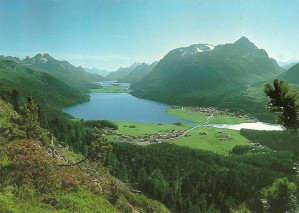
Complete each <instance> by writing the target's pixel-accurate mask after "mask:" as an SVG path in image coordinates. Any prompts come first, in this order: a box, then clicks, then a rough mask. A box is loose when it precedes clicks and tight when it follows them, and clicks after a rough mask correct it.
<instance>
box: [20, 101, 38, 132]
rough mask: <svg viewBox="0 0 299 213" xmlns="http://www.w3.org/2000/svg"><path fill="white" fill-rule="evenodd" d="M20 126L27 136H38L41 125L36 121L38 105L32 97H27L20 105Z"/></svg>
mask: <svg viewBox="0 0 299 213" xmlns="http://www.w3.org/2000/svg"><path fill="white" fill-rule="evenodd" d="M20 115H21V118H20V128H21V129H22V130H23V131H25V133H26V137H27V138H39V136H40V134H41V127H40V124H39V122H38V106H37V105H36V104H35V102H34V100H33V99H32V97H31V96H30V97H28V98H27V104H24V105H23V106H21V107H20Z"/></svg>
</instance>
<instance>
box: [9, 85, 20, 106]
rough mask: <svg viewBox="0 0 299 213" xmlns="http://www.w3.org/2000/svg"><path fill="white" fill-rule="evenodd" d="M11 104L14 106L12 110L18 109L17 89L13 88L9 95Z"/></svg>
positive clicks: (18, 95)
mask: <svg viewBox="0 0 299 213" xmlns="http://www.w3.org/2000/svg"><path fill="white" fill-rule="evenodd" d="M10 97H11V104H12V106H13V108H14V110H16V111H18V110H19V97H20V94H19V92H18V91H17V90H15V89H14V90H13V91H12V93H11V95H10Z"/></svg>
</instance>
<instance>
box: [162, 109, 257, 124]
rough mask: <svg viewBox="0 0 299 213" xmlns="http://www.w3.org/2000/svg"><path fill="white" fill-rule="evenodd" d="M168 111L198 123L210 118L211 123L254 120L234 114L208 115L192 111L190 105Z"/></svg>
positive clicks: (235, 122)
mask: <svg viewBox="0 0 299 213" xmlns="http://www.w3.org/2000/svg"><path fill="white" fill-rule="evenodd" d="M167 113H168V114H170V115H174V116H176V117H178V118H181V119H185V120H189V121H193V122H198V123H205V122H207V119H209V120H208V123H210V124H240V123H244V122H246V123H248V122H254V120H250V119H246V118H239V117H237V116H232V115H225V114H215V115H213V116H212V117H209V116H206V115H205V114H204V113H203V112H199V111H196V112H194V111H192V110H191V109H190V108H188V107H182V108H168V109H167Z"/></svg>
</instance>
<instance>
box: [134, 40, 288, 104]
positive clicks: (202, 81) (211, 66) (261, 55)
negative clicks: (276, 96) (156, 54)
mask: <svg viewBox="0 0 299 213" xmlns="http://www.w3.org/2000/svg"><path fill="white" fill-rule="evenodd" d="M195 50H196V51H195ZM282 72H283V69H282V68H280V67H279V66H278V64H277V63H276V61H275V60H274V59H271V58H269V57H268V55H267V53H266V51H265V50H262V49H258V48H257V47H256V46H255V45H254V44H253V43H252V42H250V41H249V40H248V39H247V38H246V37H242V38H240V39H239V40H238V41H236V42H235V43H233V44H225V45H218V46H216V47H215V48H213V47H212V48H211V46H210V45H192V46H190V47H187V48H178V49H174V50H172V51H170V52H169V53H168V54H167V55H166V56H165V57H164V58H163V59H162V60H160V62H159V63H158V64H157V65H156V66H155V68H154V69H153V70H152V72H151V73H149V74H148V75H147V76H145V77H144V78H143V79H142V80H141V81H140V82H138V83H136V84H134V85H133V86H132V89H133V95H136V96H138V97H142V98H149V99H153V100H159V101H163V102H168V103H174V104H188V105H213V106H217V105H226V106H230V105H232V106H234V107H236V108H238V107H237V105H238V104H237V103H235V100H232V99H234V98H235V97H234V96H235V95H236V93H237V94H238V95H239V94H240V92H241V91H242V90H245V89H246V88H247V86H248V85H249V84H252V83H255V82H259V81H262V80H268V79H271V78H272V77H274V76H277V75H279V74H281V73H282ZM232 94H233V95H232ZM231 95H232V96H231ZM229 96H231V97H230V100H227V98H228V97H229ZM228 102H229V103H228Z"/></svg>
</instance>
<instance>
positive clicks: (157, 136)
mask: <svg viewBox="0 0 299 213" xmlns="http://www.w3.org/2000/svg"><path fill="white" fill-rule="evenodd" d="M185 133H186V130H172V132H170V133H154V134H145V135H144V136H128V135H124V134H122V133H118V132H112V134H113V135H114V136H116V138H117V139H118V140H121V141H126V142H132V143H133V142H137V143H138V142H139V143H146V144H148V143H161V141H162V140H171V139H174V138H178V137H182V136H185V137H187V136H189V135H188V134H185Z"/></svg>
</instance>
